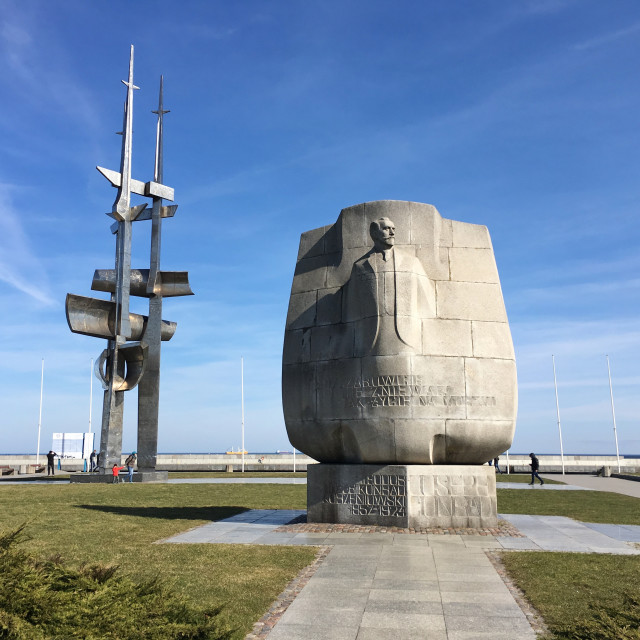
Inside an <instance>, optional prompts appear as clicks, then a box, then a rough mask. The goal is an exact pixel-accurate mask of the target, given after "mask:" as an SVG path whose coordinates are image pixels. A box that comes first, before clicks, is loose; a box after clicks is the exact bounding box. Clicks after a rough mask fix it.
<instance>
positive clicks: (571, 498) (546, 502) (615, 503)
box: [497, 487, 640, 525]
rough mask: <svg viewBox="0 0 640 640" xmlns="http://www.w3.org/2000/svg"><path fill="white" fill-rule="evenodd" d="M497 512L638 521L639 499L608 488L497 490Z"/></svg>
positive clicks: (603, 521)
mask: <svg viewBox="0 0 640 640" xmlns="http://www.w3.org/2000/svg"><path fill="white" fill-rule="evenodd" d="M497 493H498V511H499V512H500V513H523V514H529V515H544V516H566V517H568V518H574V519H575V520H580V521H581V522H602V523H608V524H639V525H640V500H639V499H638V498H633V497H631V496H624V495H621V494H619V493H609V492H608V491H545V490H544V489H543V488H542V487H539V488H538V489H536V490H535V491H521V490H519V489H498V491H497Z"/></svg>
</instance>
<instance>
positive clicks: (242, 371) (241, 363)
mask: <svg viewBox="0 0 640 640" xmlns="http://www.w3.org/2000/svg"><path fill="white" fill-rule="evenodd" d="M240 393H241V403H242V449H241V451H242V473H244V358H242V357H241V358H240Z"/></svg>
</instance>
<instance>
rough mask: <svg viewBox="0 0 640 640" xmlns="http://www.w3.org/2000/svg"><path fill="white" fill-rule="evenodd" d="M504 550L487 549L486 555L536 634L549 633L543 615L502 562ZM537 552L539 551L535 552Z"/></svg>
mask: <svg viewBox="0 0 640 640" xmlns="http://www.w3.org/2000/svg"><path fill="white" fill-rule="evenodd" d="M512 551H513V550H512V549H509V551H506V553H511V552H512ZM503 553H505V552H504V551H485V554H486V556H487V557H488V558H489V562H491V564H492V565H493V568H494V569H495V570H496V571H497V573H498V575H499V576H500V577H501V578H502V581H503V582H504V584H505V585H506V587H507V589H509V593H511V595H512V596H513V599H514V600H515V601H516V603H517V604H518V606H519V607H520V609H521V610H522V613H524V615H525V616H526V618H527V621H528V622H529V624H530V625H531V628H532V629H533V630H534V631H535V633H536V635H539V636H541V635H545V634H548V633H549V629H548V628H547V625H546V624H545V623H544V620H543V618H542V616H541V615H540V614H539V613H538V611H537V610H536V609H535V608H534V606H533V605H532V604H531V603H530V602H529V600H527V597H526V596H525V595H524V592H523V591H521V590H520V588H519V587H518V586H517V585H516V584H515V582H514V581H513V580H512V579H511V576H509V574H508V573H507V570H506V568H505V566H504V564H503V563H502V554H503ZM534 553H537V552H534Z"/></svg>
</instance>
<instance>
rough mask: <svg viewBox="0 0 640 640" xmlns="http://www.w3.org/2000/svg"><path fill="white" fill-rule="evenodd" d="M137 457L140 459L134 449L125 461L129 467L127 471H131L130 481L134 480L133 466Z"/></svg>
mask: <svg viewBox="0 0 640 640" xmlns="http://www.w3.org/2000/svg"><path fill="white" fill-rule="evenodd" d="M137 459H138V456H137V455H136V452H135V451H132V452H131V454H130V455H129V456H127V459H126V460H125V461H124V463H125V465H126V467H127V471H128V473H129V475H128V479H129V482H133V466H134V465H135V463H136V460H137Z"/></svg>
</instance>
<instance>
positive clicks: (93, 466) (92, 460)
mask: <svg viewBox="0 0 640 640" xmlns="http://www.w3.org/2000/svg"><path fill="white" fill-rule="evenodd" d="M96 468H97V465H96V450H95V449H94V450H93V451H92V452H91V455H90V456H89V471H93V470H94V469H96Z"/></svg>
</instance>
